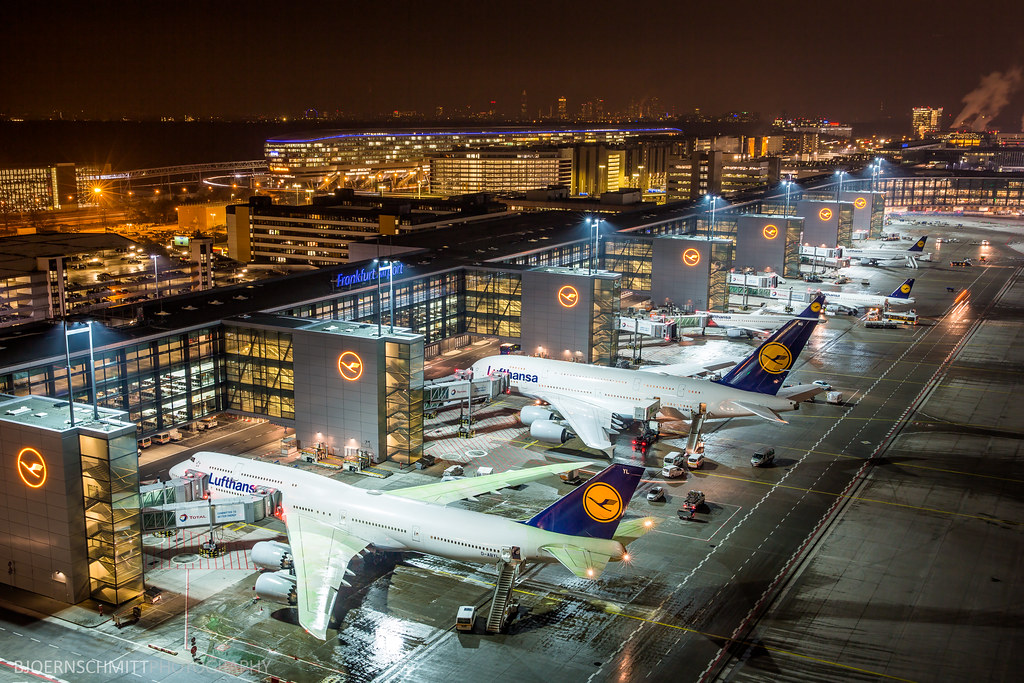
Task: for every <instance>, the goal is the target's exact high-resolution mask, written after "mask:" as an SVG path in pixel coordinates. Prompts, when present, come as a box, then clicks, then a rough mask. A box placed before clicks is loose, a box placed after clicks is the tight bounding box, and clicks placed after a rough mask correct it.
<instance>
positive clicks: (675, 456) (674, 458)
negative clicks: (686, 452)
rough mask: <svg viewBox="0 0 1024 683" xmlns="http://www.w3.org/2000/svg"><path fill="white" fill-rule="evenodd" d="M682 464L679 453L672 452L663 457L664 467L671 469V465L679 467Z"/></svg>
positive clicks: (681, 457)
mask: <svg viewBox="0 0 1024 683" xmlns="http://www.w3.org/2000/svg"><path fill="white" fill-rule="evenodd" d="M682 462H683V454H682V453H680V452H679V451H672V452H671V453H669V454H668V455H666V456H665V463H664V465H663V466H664V467H672V465H681V464H682Z"/></svg>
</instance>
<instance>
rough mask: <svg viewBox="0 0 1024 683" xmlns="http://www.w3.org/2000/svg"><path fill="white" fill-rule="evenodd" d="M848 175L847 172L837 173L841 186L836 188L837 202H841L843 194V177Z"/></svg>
mask: <svg viewBox="0 0 1024 683" xmlns="http://www.w3.org/2000/svg"><path fill="white" fill-rule="evenodd" d="M844 175H846V171H836V177H837V178H839V184H838V185H837V186H836V201H837V202H838V201H839V195H841V194H842V193H843V176H844Z"/></svg>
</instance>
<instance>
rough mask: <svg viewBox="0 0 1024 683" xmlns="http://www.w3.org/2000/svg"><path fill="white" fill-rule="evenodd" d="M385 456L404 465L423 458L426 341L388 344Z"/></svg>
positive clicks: (385, 384)
mask: <svg viewBox="0 0 1024 683" xmlns="http://www.w3.org/2000/svg"><path fill="white" fill-rule="evenodd" d="M384 351H385V357H384V363H385V369H384V372H385V376H384V402H385V406H386V407H387V411H386V416H385V425H384V426H385V436H384V443H385V444H386V445H385V455H386V457H387V458H388V459H390V460H394V461H395V462H401V463H406V464H409V463H414V462H416V461H417V460H419V459H420V458H421V457H422V456H423V342H422V341H416V342H413V343H410V344H399V343H396V342H390V341H389V342H387V343H386V344H385V350H384Z"/></svg>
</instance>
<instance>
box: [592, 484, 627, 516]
mask: <svg viewBox="0 0 1024 683" xmlns="http://www.w3.org/2000/svg"><path fill="white" fill-rule="evenodd" d="M583 511H584V512H586V513H587V516H588V517H590V518H591V519H592V520H594V521H595V522H614V521H615V520H616V519H618V518H619V517H620V516H621V515H622V496H620V495H619V492H618V491H616V490H615V488H614V487H613V486H611V485H610V484H605V483H604V482H598V483H596V484H591V485H590V486H588V487H587V490H586V491H584V492H583Z"/></svg>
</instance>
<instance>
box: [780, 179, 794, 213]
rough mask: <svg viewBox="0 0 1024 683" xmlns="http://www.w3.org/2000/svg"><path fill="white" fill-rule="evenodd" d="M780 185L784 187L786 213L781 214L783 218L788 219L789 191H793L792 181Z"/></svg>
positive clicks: (784, 181)
mask: <svg viewBox="0 0 1024 683" xmlns="http://www.w3.org/2000/svg"><path fill="white" fill-rule="evenodd" d="M782 184H783V185H785V186H786V213H785V214H783V216H785V217H788V216H789V191H790V190H791V189H793V181H792V180H783V181H782Z"/></svg>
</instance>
